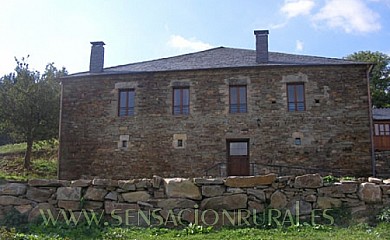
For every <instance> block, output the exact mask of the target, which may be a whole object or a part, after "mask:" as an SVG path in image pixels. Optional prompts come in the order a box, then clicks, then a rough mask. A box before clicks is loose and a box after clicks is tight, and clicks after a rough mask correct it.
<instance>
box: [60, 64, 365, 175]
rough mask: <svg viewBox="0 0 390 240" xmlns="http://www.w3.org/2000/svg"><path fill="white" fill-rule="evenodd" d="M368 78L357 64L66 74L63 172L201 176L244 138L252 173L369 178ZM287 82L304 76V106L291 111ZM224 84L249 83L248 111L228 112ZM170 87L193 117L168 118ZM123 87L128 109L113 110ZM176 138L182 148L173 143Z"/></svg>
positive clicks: (64, 173)
mask: <svg viewBox="0 0 390 240" xmlns="http://www.w3.org/2000/svg"><path fill="white" fill-rule="evenodd" d="M366 76H367V75H366V67H365V66H363V65H343V66H304V67H302V66H301V67H299V66H291V67H278V66H263V67H256V68H237V69H214V70H198V71H176V72H173V71H167V72H156V73H134V74H127V75H104V76H85V77H77V78H76V77H70V78H66V79H63V81H62V87H63V89H62V109H61V130H60V152H59V178H60V179H67V180H73V179H79V178H95V177H98V178H110V179H129V178H144V177H146V178H151V177H152V176H153V175H160V176H162V177H196V176H202V175H204V174H205V171H206V170H207V169H209V168H211V167H213V166H215V165H216V164H219V163H226V162H227V150H226V148H227V147H226V146H227V140H229V139H245V140H247V141H248V142H249V158H250V162H251V163H253V164H254V165H255V166H257V167H256V168H254V169H255V170H256V171H257V172H254V173H252V174H256V173H257V174H266V173H269V172H272V170H273V169H268V168H265V167H263V166H264V165H267V164H268V165H269V164H272V165H288V166H299V167H313V168H321V169H330V170H337V171H339V172H341V174H342V175H345V176H368V175H370V174H371V172H372V171H371V160H370V156H371V155H370V145H371V142H370V127H369V122H370V121H369V104H368V91H367V77H366ZM293 82H303V83H304V86H305V104H306V111H304V112H288V110H287V90H286V84H287V83H293ZM229 85H246V86H247V102H248V112H247V113H239V114H231V113H229ZM174 86H189V87H190V114H189V115H182V116H178V115H172V88H173V87H174ZM122 88H132V89H134V91H135V115H134V116H128V117H118V90H119V89H122ZM297 138H299V144H296V139H297ZM178 139H180V140H182V144H183V146H182V147H176V146H175V144H176V143H175V141H177V140H178ZM123 140H126V141H128V143H127V144H126V147H121V141H123ZM256 164H258V165H256ZM288 174H292V173H288ZM294 174H295V173H294ZM301 174H302V173H301Z"/></svg>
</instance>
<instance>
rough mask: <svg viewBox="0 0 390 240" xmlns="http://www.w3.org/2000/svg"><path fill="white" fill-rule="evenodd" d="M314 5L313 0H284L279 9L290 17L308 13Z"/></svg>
mask: <svg viewBox="0 0 390 240" xmlns="http://www.w3.org/2000/svg"><path fill="white" fill-rule="evenodd" d="M314 5H315V4H314V1H313V0H285V1H284V5H283V6H282V8H281V9H280V11H281V12H282V13H285V14H286V15H287V18H292V17H296V16H299V15H309V14H310V12H311V10H312V9H313V7H314Z"/></svg>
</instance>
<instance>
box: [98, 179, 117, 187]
mask: <svg viewBox="0 0 390 240" xmlns="http://www.w3.org/2000/svg"><path fill="white" fill-rule="evenodd" d="M92 185H94V186H103V187H118V181H117V180H113V179H100V178H95V179H93V180H92Z"/></svg>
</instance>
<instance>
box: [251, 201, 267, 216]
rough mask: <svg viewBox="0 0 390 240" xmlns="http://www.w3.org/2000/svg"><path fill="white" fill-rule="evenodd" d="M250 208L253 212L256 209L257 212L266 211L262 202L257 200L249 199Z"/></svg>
mask: <svg viewBox="0 0 390 240" xmlns="http://www.w3.org/2000/svg"><path fill="white" fill-rule="evenodd" d="M248 210H249V211H250V212H253V210H256V212H258V213H260V212H264V210H265V206H264V204H262V203H259V202H257V201H248Z"/></svg>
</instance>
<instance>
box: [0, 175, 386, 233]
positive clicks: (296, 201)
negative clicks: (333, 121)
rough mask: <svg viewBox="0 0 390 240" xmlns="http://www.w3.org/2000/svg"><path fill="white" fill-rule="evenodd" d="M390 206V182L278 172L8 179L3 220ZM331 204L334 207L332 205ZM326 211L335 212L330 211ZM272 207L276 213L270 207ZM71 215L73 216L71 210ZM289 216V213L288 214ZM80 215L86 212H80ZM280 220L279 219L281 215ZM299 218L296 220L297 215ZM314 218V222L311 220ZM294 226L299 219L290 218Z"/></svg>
mask: <svg viewBox="0 0 390 240" xmlns="http://www.w3.org/2000/svg"><path fill="white" fill-rule="evenodd" d="M384 207H390V181H389V180H381V179H376V178H369V179H368V181H365V182H361V181H344V182H337V183H324V181H323V178H322V177H321V176H320V175H318V174H309V175H302V176H297V177H293V176H281V177H278V176H276V175H275V174H268V175H259V176H251V177H228V178H192V179H187V178H161V177H158V176H154V177H153V178H152V179H133V180H110V179H93V180H85V179H80V180H74V181H67V180H40V179H36V180H29V181H28V182H3V183H2V184H1V185H0V220H1V219H2V220H4V218H6V216H7V213H10V212H15V211H16V213H18V214H21V215H22V216H25V217H26V218H27V217H28V221H35V220H37V219H39V218H41V217H42V213H41V212H42V211H43V213H44V214H45V216H46V217H47V218H48V216H49V215H48V213H49V211H50V212H51V213H52V215H53V216H54V217H55V218H57V216H59V219H64V218H69V217H70V216H71V215H72V214H75V215H76V216H80V215H82V216H83V217H82V218H81V219H84V220H85V219H86V218H87V217H88V216H85V214H92V212H94V213H96V215H97V216H100V217H102V218H100V217H98V219H100V221H104V222H107V223H109V222H111V223H112V224H117V225H121V224H126V225H143V226H147V225H167V226H168V225H169V226H172V225H173V226H179V225H187V224H188V223H189V222H192V223H197V224H202V225H219V226H220V225H226V224H230V225H232V224H233V225H236V224H237V225H249V224H257V223H258V219H256V216H258V215H259V213H264V212H268V214H271V215H273V218H270V219H271V221H274V222H273V223H275V222H277V221H281V220H282V219H280V218H283V216H284V215H278V214H279V213H280V212H284V213H289V214H288V217H290V215H291V221H290V222H294V221H298V219H305V218H313V213H314V214H315V213H317V214H318V212H319V211H320V212H321V211H322V215H321V214H318V215H317V216H316V218H315V219H313V220H317V219H318V218H321V216H328V220H329V223H332V222H331V221H330V219H331V218H336V216H332V210H330V209H333V210H334V209H342V210H343V211H345V212H347V211H348V212H350V213H351V217H352V218H353V219H355V220H356V221H371V220H373V219H372V218H373V217H374V216H375V215H376V214H377V213H378V212H379V211H380V210H381V209H382V208H384ZM327 209H328V210H327ZM324 210H326V211H328V212H325V215H324V212H323V211H324ZM270 211H271V212H270ZM64 214H65V215H64ZM284 218H285V217H284ZM76 219H78V217H76ZM278 219H279V220H278ZM293 219H295V220H293ZM310 221H312V220H310ZM290 224H291V223H290Z"/></svg>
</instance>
